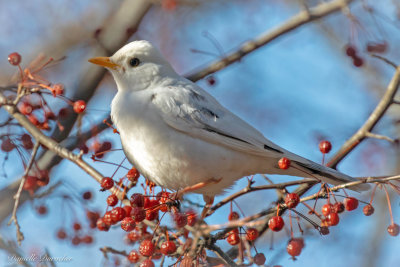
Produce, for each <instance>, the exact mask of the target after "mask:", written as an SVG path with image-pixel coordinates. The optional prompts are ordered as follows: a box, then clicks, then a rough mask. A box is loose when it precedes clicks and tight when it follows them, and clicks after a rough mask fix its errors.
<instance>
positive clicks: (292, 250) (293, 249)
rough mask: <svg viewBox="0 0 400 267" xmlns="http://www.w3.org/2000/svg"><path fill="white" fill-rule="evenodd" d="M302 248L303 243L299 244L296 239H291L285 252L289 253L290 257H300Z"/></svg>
mask: <svg viewBox="0 0 400 267" xmlns="http://www.w3.org/2000/svg"><path fill="white" fill-rule="evenodd" d="M303 247H304V243H303V242H301V241H300V240H299V239H297V238H293V239H291V240H289V243H288V245H287V247H286V251H287V252H288V253H289V255H290V256H292V257H296V256H299V255H300V253H301V250H302V249H303Z"/></svg>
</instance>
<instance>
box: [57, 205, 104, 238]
mask: <svg viewBox="0 0 400 267" xmlns="http://www.w3.org/2000/svg"><path fill="white" fill-rule="evenodd" d="M99 217H100V215H99V213H98V212H95V211H90V210H88V211H87V212H86V218H87V220H88V221H89V227H90V228H91V229H94V228H96V221H97V219H98V218H99ZM71 228H72V230H71V233H70V234H68V231H67V230H66V229H65V228H60V229H58V230H57V233H56V236H57V238H58V239H60V240H69V241H70V242H71V244H72V245H74V246H77V245H80V244H86V245H90V244H92V243H93V242H94V239H93V236H92V235H91V234H85V233H84V227H83V226H82V224H81V223H80V222H74V223H73V224H72V227H71Z"/></svg>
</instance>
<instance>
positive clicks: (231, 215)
mask: <svg viewBox="0 0 400 267" xmlns="http://www.w3.org/2000/svg"><path fill="white" fill-rule="evenodd" d="M239 218H240V216H239V213H237V212H236V211H231V213H229V215H228V220H229V221H234V220H237V219H239Z"/></svg>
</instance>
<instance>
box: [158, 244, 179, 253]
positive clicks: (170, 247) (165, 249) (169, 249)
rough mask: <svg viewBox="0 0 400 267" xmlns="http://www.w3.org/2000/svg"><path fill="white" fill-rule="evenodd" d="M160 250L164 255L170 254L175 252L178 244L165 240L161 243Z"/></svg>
mask: <svg viewBox="0 0 400 267" xmlns="http://www.w3.org/2000/svg"><path fill="white" fill-rule="evenodd" d="M160 251H161V253H162V254H164V255H170V254H173V253H175V251H176V245H175V242H173V241H165V242H163V243H162V244H161V247H160Z"/></svg>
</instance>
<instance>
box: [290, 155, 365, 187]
mask: <svg viewBox="0 0 400 267" xmlns="http://www.w3.org/2000/svg"><path fill="white" fill-rule="evenodd" d="M290 154H291V153H290ZM288 158H289V159H290V160H291V166H293V167H295V168H296V169H298V170H299V172H297V173H298V175H297V176H302V177H309V178H318V179H320V180H321V181H323V182H326V183H329V184H332V185H340V184H345V183H349V182H355V181H358V180H356V179H354V178H353V177H351V176H348V175H346V174H344V173H341V172H339V171H337V170H334V169H332V168H329V167H326V166H323V165H321V164H318V163H315V162H313V161H311V160H308V159H305V158H303V157H300V156H298V155H295V154H291V155H290V156H289V157H288ZM290 169H292V168H290ZM300 172H302V173H303V174H300ZM349 189H351V190H354V191H366V190H368V189H370V186H369V184H364V183H363V184H358V185H354V186H352V187H350V188H349Z"/></svg>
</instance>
